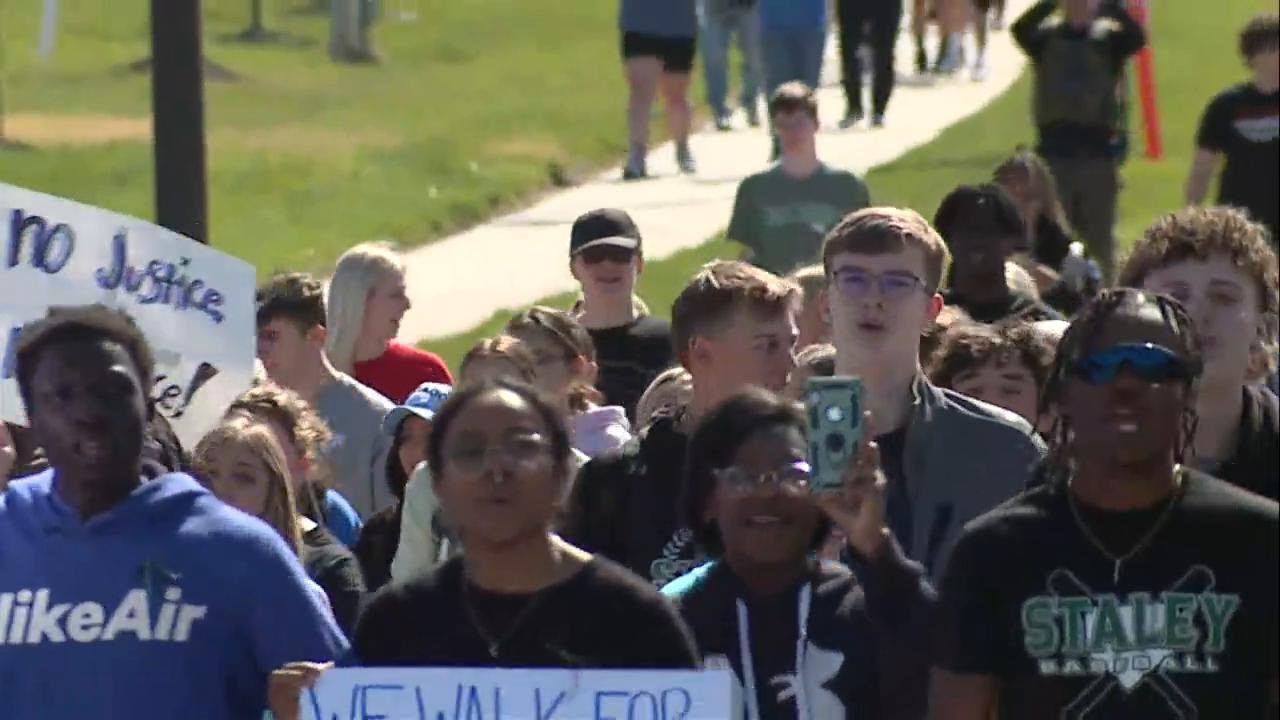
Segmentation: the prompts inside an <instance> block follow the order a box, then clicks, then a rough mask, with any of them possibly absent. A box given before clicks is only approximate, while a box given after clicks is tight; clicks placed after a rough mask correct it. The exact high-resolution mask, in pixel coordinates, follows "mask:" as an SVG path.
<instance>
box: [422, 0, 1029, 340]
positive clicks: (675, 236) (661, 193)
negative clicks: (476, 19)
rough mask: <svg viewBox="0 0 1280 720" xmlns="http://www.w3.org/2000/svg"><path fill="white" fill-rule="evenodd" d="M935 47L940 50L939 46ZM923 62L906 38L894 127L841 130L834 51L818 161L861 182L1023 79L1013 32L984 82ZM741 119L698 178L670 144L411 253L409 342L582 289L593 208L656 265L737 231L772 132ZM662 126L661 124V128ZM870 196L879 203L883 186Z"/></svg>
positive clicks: (704, 137)
mask: <svg viewBox="0 0 1280 720" xmlns="http://www.w3.org/2000/svg"><path fill="white" fill-rule="evenodd" d="M1028 4H1029V2H1028V0H1010V2H1009V7H1008V9H1007V11H1006V18H1007V20H1009V21H1012V19H1013V18H1015V17H1017V15H1018V13H1020V12H1021V11H1022V10H1023V9H1024V8H1025V7H1026V6H1027V5H1028ZM930 47H931V48H932V47H936V44H935V43H934V42H933V41H932V40H931V41H930ZM912 53H913V44H912V42H911V40H910V38H909V36H908V35H907V34H906V33H905V32H904V34H903V36H902V38H901V40H900V41H899V43H898V50H897V59H898V68H899V77H900V82H899V83H898V88H897V90H896V91H895V92H894V95H893V100H892V102H891V103H890V107H889V112H888V116H887V118H886V126H885V127H884V128H881V129H879V130H870V129H867V128H866V127H865V126H860V127H858V128H855V129H851V130H846V131H842V130H839V129H838V128H837V126H836V123H837V122H838V121H839V119H840V116H841V115H842V114H843V113H844V109H845V103H844V96H843V93H842V92H841V90H840V87H839V83H838V79H839V59H838V56H837V54H836V43H835V42H834V41H832V42H829V43H828V47H827V62H826V66H825V69H824V76H823V83H822V85H823V87H822V89H821V90H820V92H819V108H820V115H821V119H822V125H823V131H822V132H821V133H820V134H819V136H818V154H819V156H820V157H821V158H822V159H823V160H824V161H826V162H827V163H830V164H832V165H836V166H839V167H845V168H850V169H853V170H855V171H856V172H858V173H859V174H861V173H865V172H866V171H868V170H869V169H871V168H873V167H875V166H877V165H882V164H884V163H887V162H889V161H891V160H893V159H895V158H897V157H899V156H900V155H902V154H904V153H906V152H907V151H909V150H911V149H912V148H915V147H918V146H920V145H923V144H924V143H927V142H929V141H930V140H932V139H933V138H935V137H937V135H938V133H940V132H941V131H942V130H943V129H945V128H946V127H948V126H949V125H952V124H953V123H955V122H956V121H958V120H961V119H963V118H965V117H967V116H969V115H971V114H973V113H974V112H976V111H977V110H979V109H981V108H982V107H983V106H984V105H986V104H987V103H988V102H990V101H991V100H992V99H994V98H995V97H996V96H998V95H999V94H1000V93H1002V92H1004V90H1005V89H1007V88H1008V87H1009V86H1010V85H1011V84H1012V83H1013V82H1014V80H1016V79H1017V77H1018V75H1019V74H1020V72H1021V70H1022V66H1023V62H1024V61H1023V56H1022V54H1021V53H1020V52H1019V51H1018V49H1017V48H1016V47H1015V46H1014V44H1013V42H1012V38H1011V37H1010V36H1009V33H1008V32H1007V31H1004V32H999V33H992V34H991V41H990V47H989V50H988V67H989V75H988V77H987V79H986V80H985V81H983V82H973V81H972V80H971V79H970V78H969V74H968V69H967V68H966V69H965V71H963V72H961V73H957V74H956V75H955V76H954V77H953V78H949V79H941V80H937V81H936V82H935V83H933V84H932V85H928V86H926V85H922V84H921V81H919V80H917V79H915V78H912V77H911V76H910V75H911V72H912V70H911V59H912ZM969 56H970V57H972V50H970V51H969ZM601 71H602V72H617V73H618V74H619V79H618V82H619V91H618V102H619V109H618V112H622V111H623V110H622V103H623V101H624V98H623V92H624V90H623V89H622V86H621V85H622V79H621V71H620V70H619V69H618V68H614V67H612V66H609V67H602V68H601ZM696 101H698V102H701V98H698V99H696ZM735 121H736V122H738V124H739V125H740V126H741V127H740V128H739V129H736V130H733V131H730V132H716V131H715V130H714V129H711V130H709V131H705V132H701V133H699V134H697V135H695V136H694V137H693V139H692V147H693V152H694V154H695V156H696V157H697V160H698V167H699V172H698V174H696V175H694V176H683V175H680V174H679V173H678V172H677V171H676V167H675V158H674V151H673V149H672V146H671V144H669V143H668V144H665V145H663V146H661V147H657V148H655V149H653V150H651V151H650V153H649V172H650V173H651V174H652V175H653V176H654V177H653V178H652V179H648V180H644V181H639V182H629V183H623V182H622V181H621V180H620V179H619V178H620V169H619V168H616V167H615V168H610V169H609V170H607V171H605V172H603V173H601V174H600V175H598V176H596V177H595V178H593V179H592V180H590V181H588V182H586V183H585V184H583V185H580V186H577V187H574V188H570V189H567V190H564V191H562V192H558V193H555V194H553V195H550V196H548V197H546V198H544V199H543V200H541V201H539V202H538V203H537V204H535V205H534V206H532V207H529V208H527V209H524V210H521V211H519V212H515V213H511V214H509V215H505V216H502V217H498V218H495V219H494V220H492V221H490V222H488V223H485V224H484V225H480V226H478V227H475V228H472V229H470V230H467V231H465V232H462V233H459V234H457V235H454V236H451V237H448V238H444V239H441V240H438V241H436V242H434V243H432V244H430V245H427V246H424V247H421V248H418V249H416V250H413V251H411V252H410V253H409V254H408V265H409V270H408V279H409V297H410V299H411V300H412V301H413V308H412V309H411V310H410V311H409V313H408V314H407V315H406V316H405V318H404V321H403V323H402V325H401V329H400V334H401V337H403V338H405V339H412V340H419V339H425V338H432V337H441V336H444V335H450V334H453V333H458V332H462V331H465V330H468V329H470V328H472V327H474V326H476V325H478V324H479V323H480V322H482V321H484V320H485V319H487V318H488V317H489V316H490V315H492V314H493V313H494V312H496V311H498V310H502V309H504V308H518V307H521V306H523V305H525V304H527V303H530V302H532V301H534V300H536V299H538V298H540V297H545V296H547V295H552V294H556V293H561V292H565V291H568V290H571V289H573V288H574V287H575V283H574V280H573V278H572V277H571V276H570V275H569V266H568V246H569V227H570V225H571V224H572V223H573V220H574V218H576V217H577V216H578V215H580V214H581V213H583V212H586V211H587V210H591V209H593V208H597V207H608V206H613V207H620V208H623V209H625V210H627V211H628V212H629V213H631V215H632V217H633V218H635V221H636V224H637V225H638V226H639V227H640V232H641V234H642V235H643V236H644V246H645V259H646V260H649V261H650V262H652V261H654V260H660V259H662V258H665V257H668V256H670V255H672V254H674V253H676V252H678V251H680V250H683V249H685V248H689V247H693V246H696V245H699V244H701V243H702V242H703V241H705V240H706V239H707V238H709V237H711V236H713V235H715V234H716V233H717V232H719V231H720V230H722V229H723V228H724V227H725V226H726V225H728V222H729V214H730V211H731V210H732V206H733V197H734V192H735V190H736V188H737V186H738V182H739V181H740V180H742V178H744V177H746V176H747V175H749V174H751V173H753V172H757V171H759V170H761V169H763V168H764V167H765V166H766V161H767V154H768V150H769V143H768V140H767V138H766V137H765V135H764V132H763V131H762V130H759V129H748V128H746V127H745V123H743V122H742V119H741V115H738V116H737V117H735ZM662 122H664V121H663V120H662V119H661V118H660V117H657V116H655V125H656V124H660V123H662ZM871 192H872V197H873V199H874V196H875V188H874V187H872V188H871Z"/></svg>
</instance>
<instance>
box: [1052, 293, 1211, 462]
mask: <svg viewBox="0 0 1280 720" xmlns="http://www.w3.org/2000/svg"><path fill="white" fill-rule="evenodd" d="M1143 306H1154V307H1155V308H1156V309H1157V310H1159V312H1160V316H1161V318H1163V320H1164V322H1165V324H1167V325H1168V326H1169V327H1170V328H1171V329H1172V330H1173V332H1174V334H1175V335H1176V336H1177V337H1178V338H1179V339H1181V340H1182V343H1183V347H1184V348H1185V349H1186V353H1187V358H1186V359H1187V363H1188V365H1189V366H1190V368H1191V372H1190V373H1189V375H1188V378H1187V379H1186V381H1185V387H1186V389H1187V390H1190V389H1192V388H1193V387H1194V386H1195V383H1196V381H1197V380H1199V378H1200V372H1201V370H1202V369H1203V358H1202V355H1201V351H1200V341H1199V339H1198V338H1197V337H1196V333H1195V328H1194V325H1193V323H1192V321H1191V316H1190V315H1188V314H1187V311H1186V310H1185V309H1183V307H1182V305H1181V304H1179V303H1178V301H1177V300H1174V299H1173V298H1171V297H1169V296H1168V295H1163V294H1158V293H1152V292H1147V291H1144V290H1138V289H1134V288H1127V287H1118V288H1109V289H1106V290H1103V291H1101V292H1099V293H1098V295H1097V296H1095V297H1094V298H1093V299H1092V300H1090V301H1089V303H1088V304H1087V305H1085V306H1084V307H1083V308H1081V310H1080V313H1079V314H1078V315H1077V316H1076V318H1075V320H1073V321H1072V323H1071V326H1070V327H1068V328H1067V330H1066V332H1065V333H1063V335H1062V340H1061V341H1060V342H1059V343H1058V350H1057V353H1056V354H1055V355H1054V358H1053V365H1052V366H1051V367H1050V369H1049V376H1048V379H1047V380H1046V381H1045V385H1044V390H1043V391H1042V393H1041V395H1040V407H1039V412H1040V415H1042V416H1043V415H1045V414H1047V413H1050V412H1052V411H1053V409H1054V408H1060V405H1061V402H1062V399H1063V397H1064V396H1065V394H1066V391H1067V383H1068V381H1069V380H1070V379H1071V377H1072V376H1073V374H1074V372H1075V368H1076V366H1077V365H1078V364H1079V363H1080V361H1081V359H1082V358H1084V356H1085V354H1086V353H1087V352H1088V348H1089V345H1090V344H1091V343H1092V341H1093V339H1094V338H1095V337H1097V336H1098V334H1099V333H1100V332H1101V331H1102V329H1103V327H1104V326H1105V324H1106V322H1107V320H1109V319H1110V318H1111V317H1112V316H1113V315H1115V314H1116V313H1117V312H1119V311H1120V310H1123V309H1126V308H1130V307H1143ZM1181 420H1182V422H1181V429H1182V433H1181V437H1180V438H1179V441H1178V445H1177V447H1176V449H1175V459H1176V460H1177V462H1182V461H1183V459H1184V456H1185V455H1186V454H1187V451H1188V449H1189V448H1191V447H1192V444H1193V442H1194V441H1195V436H1196V425H1197V423H1198V422H1199V420H1198V417H1197V415H1196V409H1195V404H1194V403H1192V402H1188V403H1186V405H1185V406H1184V407H1183V409H1182V418H1181ZM1071 435H1072V431H1071V421H1070V420H1069V419H1068V418H1067V417H1066V416H1065V415H1064V414H1063V413H1062V412H1058V413H1057V414H1056V419H1055V420H1054V422H1053V427H1052V428H1050V430H1049V432H1048V433H1047V436H1046V438H1045V439H1046V440H1047V441H1048V443H1049V452H1048V454H1047V455H1046V456H1045V459H1044V463H1043V465H1042V466H1041V470H1040V472H1041V475H1042V478H1043V479H1044V480H1045V481H1046V482H1048V483H1051V484H1059V485H1065V483H1066V482H1067V480H1068V479H1069V478H1070V476H1071V472H1072V469H1073V468H1072V461H1071V457H1070V443H1071Z"/></svg>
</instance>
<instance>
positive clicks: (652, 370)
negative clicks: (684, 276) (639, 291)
mask: <svg viewBox="0 0 1280 720" xmlns="http://www.w3.org/2000/svg"><path fill="white" fill-rule="evenodd" d="M588 332H590V333H591V340H592V341H593V342H594V343H595V345H596V364H597V365H598V366H599V367H600V375H599V377H598V378H597V380H596V387H597V388H598V389H599V390H600V392H602V393H604V397H605V402H607V403H608V404H610V405H621V406H622V407H623V408H624V409H626V411H627V417H629V418H633V419H634V418H635V412H636V401H638V400H639V399H640V396H641V395H643V394H644V391H645V389H646V388H648V387H649V383H651V382H653V379H654V378H655V377H657V376H658V374H659V373H661V372H662V371H663V370H666V369H667V368H669V367H671V364H672V362H673V361H672V352H671V324H670V323H668V322H667V321H666V320H663V319H661V318H656V317H654V316H652V315H641V316H640V317H638V318H636V319H635V320H633V321H632V322H630V323H629V324H627V325H620V326H618V327H611V328H601V329H597V330H589V331H588Z"/></svg>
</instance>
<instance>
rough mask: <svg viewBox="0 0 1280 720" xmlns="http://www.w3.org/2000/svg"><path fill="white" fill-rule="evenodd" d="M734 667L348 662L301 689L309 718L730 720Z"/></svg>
mask: <svg viewBox="0 0 1280 720" xmlns="http://www.w3.org/2000/svg"><path fill="white" fill-rule="evenodd" d="M739 708H740V705H739V699H738V697H737V683H736V682H735V681H734V680H733V677H732V675H731V674H730V671H729V670H701V671H693V670H689V671H672V670H524V669H502V670H499V669H479V668H477V669H469V668H448V669H446V668H423V669H409V668H342V669H337V670H330V671H328V672H326V673H325V674H324V675H322V676H321V677H320V681H319V682H318V683H316V685H315V687H313V688H310V689H309V690H306V691H304V692H303V693H302V717H303V720H372V718H380V719H381V720H732V719H733V718H740V717H742V711H741V710H740V709H739Z"/></svg>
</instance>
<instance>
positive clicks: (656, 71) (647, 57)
mask: <svg viewBox="0 0 1280 720" xmlns="http://www.w3.org/2000/svg"><path fill="white" fill-rule="evenodd" d="M618 26H619V29H620V30H621V31H622V60H623V65H624V68H625V70H626V75H627V89H628V97H627V131H628V141H629V143H630V151H629V153H628V155H627V165H626V167H625V168H623V171H622V179H623V180H636V179H639V178H643V177H646V176H647V175H648V171H647V169H646V167H645V156H646V154H647V153H648V148H649V110H650V108H651V107H652V106H653V99H654V97H655V95H657V94H658V93H659V92H661V93H662V101H663V105H664V106H665V107H666V110H667V126H668V128H669V129H670V131H671V137H672V138H673V139H674V140H675V143H676V164H677V165H679V167H680V172H683V173H692V172H695V171H696V170H697V165H696V164H695V163H694V160H693V153H692V152H690V150H689V126H690V123H691V122H692V119H691V118H692V114H693V113H692V110H691V109H690V107H689V73H690V71H692V70H693V53H694V47H695V46H696V44H697V40H696V35H697V32H698V18H697V13H696V11H695V7H694V0H622V5H621V8H620V10H619V13H618Z"/></svg>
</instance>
